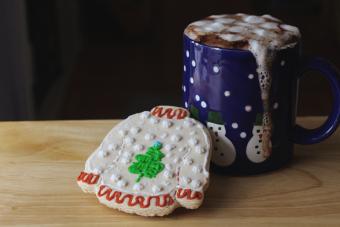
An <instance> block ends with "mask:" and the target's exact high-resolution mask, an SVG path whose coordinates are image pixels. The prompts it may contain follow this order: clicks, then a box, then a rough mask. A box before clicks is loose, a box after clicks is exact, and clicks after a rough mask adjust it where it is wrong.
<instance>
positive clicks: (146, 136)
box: [144, 133, 156, 140]
mask: <svg viewBox="0 0 340 227" xmlns="http://www.w3.org/2000/svg"><path fill="white" fill-rule="evenodd" d="M155 138H156V136H155V135H154V134H152V133H146V134H145V136H144V139H145V140H153V139H155Z"/></svg>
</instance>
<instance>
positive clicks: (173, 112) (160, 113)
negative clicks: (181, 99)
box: [151, 106, 189, 119]
mask: <svg viewBox="0 0 340 227" xmlns="http://www.w3.org/2000/svg"><path fill="white" fill-rule="evenodd" d="M151 115H153V116H156V117H160V118H167V119H174V118H176V119H184V118H185V117H187V116H189V112H188V111H187V110H186V109H184V108H180V107H173V106H156V107H154V108H153V109H152V110H151Z"/></svg>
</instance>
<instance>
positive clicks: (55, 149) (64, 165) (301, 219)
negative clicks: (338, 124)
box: [0, 117, 340, 227]
mask: <svg viewBox="0 0 340 227" xmlns="http://www.w3.org/2000/svg"><path fill="white" fill-rule="evenodd" d="M322 119H323V118H311V117H310V118H303V119H301V121H302V122H303V123H304V124H305V125H309V126H315V125H318V124H319V123H320V122H321V121H322ZM117 122H119V121H118V120H106V121H105V120H101V121H41V122H2V123H0V225H1V226H12V225H13V226H28V225H51V226H52V225H53V226H61V225H67V226H98V225H100V226H102V225H107V226H148V227H151V226H157V227H159V226H172V227H174V226H195V227H198V226H252V227H254V226H263V225H267V226H272V225H275V226H285V227H287V226H303V225H305V226H328V225H333V226H340V133H339V132H338V133H336V134H335V135H333V136H332V137H331V138H330V139H328V140H327V141H325V142H323V143H320V144H316V145H310V146H296V149H295V150H296V152H295V158H294V161H293V162H292V163H291V164H290V165H288V166H286V167H284V168H282V169H280V170H277V171H274V172H270V173H265V174H261V175H256V176H244V177H240V176H218V175H215V174H212V178H211V184H210V187H209V189H208V193H207V195H206V198H205V201H204V204H203V206H202V207H201V208H200V209H198V210H193V211H191V210H185V209H183V208H180V209H177V210H176V211H175V212H174V213H173V214H172V215H170V216H167V217H163V218H159V217H157V218H144V217H139V216H136V215H129V214H125V213H122V212H119V211H117V210H112V209H109V208H107V207H105V206H104V205H101V204H99V203H98V201H97V199H96V197H95V196H94V195H90V194H84V193H82V192H81V190H80V189H79V187H78V185H77V183H76V177H77V176H78V174H79V172H80V171H81V170H82V169H83V165H84V162H85V160H86V158H87V157H88V156H89V155H90V153H91V152H92V151H93V150H94V149H95V148H96V146H97V145H98V144H99V143H100V142H101V140H102V139H103V137H104V136H105V134H106V133H107V132H108V131H109V130H110V129H111V128H112V127H113V126H114V125H115V124H117Z"/></svg>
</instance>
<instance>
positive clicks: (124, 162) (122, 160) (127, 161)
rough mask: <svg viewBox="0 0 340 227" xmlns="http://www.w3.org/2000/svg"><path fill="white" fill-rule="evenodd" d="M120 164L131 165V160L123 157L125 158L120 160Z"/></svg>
mask: <svg viewBox="0 0 340 227" xmlns="http://www.w3.org/2000/svg"><path fill="white" fill-rule="evenodd" d="M120 162H121V163H123V164H129V163H130V162H131V159H129V158H125V157H123V158H122V159H121V160H120Z"/></svg>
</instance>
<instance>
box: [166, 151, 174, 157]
mask: <svg viewBox="0 0 340 227" xmlns="http://www.w3.org/2000/svg"><path fill="white" fill-rule="evenodd" d="M173 156H174V154H173V153H170V152H168V153H166V155H165V157H167V158H171V157H173Z"/></svg>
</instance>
